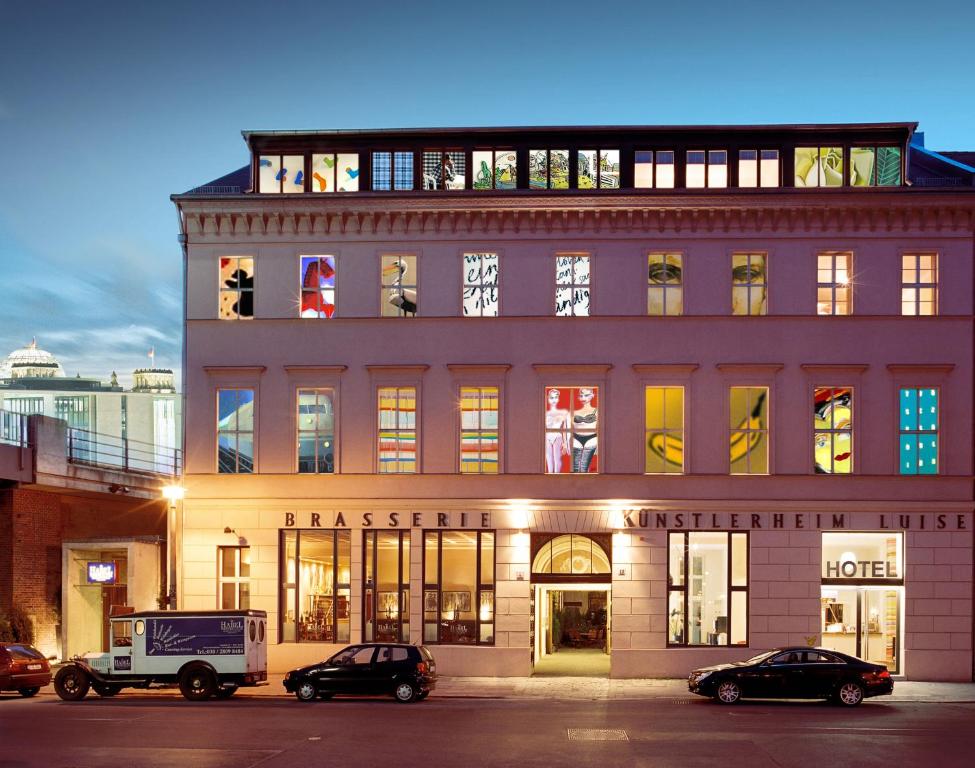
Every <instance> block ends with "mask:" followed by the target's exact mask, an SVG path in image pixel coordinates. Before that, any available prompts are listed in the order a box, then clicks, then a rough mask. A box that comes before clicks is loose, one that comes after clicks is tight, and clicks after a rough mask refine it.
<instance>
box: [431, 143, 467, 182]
mask: <svg viewBox="0 0 975 768" xmlns="http://www.w3.org/2000/svg"><path fill="white" fill-rule="evenodd" d="M466 183H467V155H466V154H465V153H464V152H450V151H442V150H430V149H428V150H424V152H423V188H424V189H463V188H464V186H465V185H466Z"/></svg>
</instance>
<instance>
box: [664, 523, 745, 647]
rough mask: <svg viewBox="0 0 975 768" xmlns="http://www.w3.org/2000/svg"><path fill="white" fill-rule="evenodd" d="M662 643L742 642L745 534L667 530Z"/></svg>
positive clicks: (706, 643) (738, 643)
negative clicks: (663, 641)
mask: <svg viewBox="0 0 975 768" xmlns="http://www.w3.org/2000/svg"><path fill="white" fill-rule="evenodd" d="M667 550H668V553H667V568H668V579H667V580H668V584H669V594H668V598H667V617H668V620H667V644H668V645H747V644H748V534H747V533H730V532H726V531H706V532H692V531H680V532H672V533H670V534H669V535H668V546H667Z"/></svg>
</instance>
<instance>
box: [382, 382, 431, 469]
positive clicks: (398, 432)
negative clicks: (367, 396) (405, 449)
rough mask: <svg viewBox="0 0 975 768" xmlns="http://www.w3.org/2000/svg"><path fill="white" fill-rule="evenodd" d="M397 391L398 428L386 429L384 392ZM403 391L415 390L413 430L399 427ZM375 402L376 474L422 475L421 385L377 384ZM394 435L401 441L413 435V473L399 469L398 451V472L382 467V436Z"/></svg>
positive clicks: (401, 383)
mask: <svg viewBox="0 0 975 768" xmlns="http://www.w3.org/2000/svg"><path fill="white" fill-rule="evenodd" d="M384 389H385V390H390V389H392V390H395V391H396V423H397V426H396V427H386V428H384V427H383V426H382V410H383V409H382V408H381V407H380V404H381V401H382V394H381V392H382V390H384ZM401 390H413V403H414V408H413V428H412V429H407V428H402V427H399V426H398V425H399V423H400V413H401V408H400V401H401V396H400V391H401ZM374 391H375V398H376V399H375V402H376V420H375V421H374V422H373V423H374V424H375V428H376V432H375V441H374V443H373V445H374V446H375V450H376V474H377V475H417V474H420V472H421V470H420V385H419V384H418V383H411V382H410V383H407V382H389V383H385V384H375V390H374ZM384 432H385V433H394V437H395V438H396V439H397V440H399V439H400V438H401V437H404V436H408V435H409V433H412V434H413V446H414V447H413V464H414V469H413V471H412V472H406V471H402V470H400V469H398V468H399V466H400V464H401V461H402V460H401V459H400V458H399V456H398V453H399V451H397V458H396V466H397V470H396V471H388V472H384V471H383V469H382V467H383V464H382V453H383V451H382V435H383V433H384Z"/></svg>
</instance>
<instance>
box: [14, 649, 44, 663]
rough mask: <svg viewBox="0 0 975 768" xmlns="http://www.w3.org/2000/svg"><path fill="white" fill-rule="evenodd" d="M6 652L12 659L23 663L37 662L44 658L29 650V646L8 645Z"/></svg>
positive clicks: (33, 650)
mask: <svg viewBox="0 0 975 768" xmlns="http://www.w3.org/2000/svg"><path fill="white" fill-rule="evenodd" d="M7 651H8V652H9V653H10V655H11V656H12V657H13V658H15V659H19V660H23V661H37V660H38V659H43V658H44V657H43V656H42V655H41V654H40V653H39V652H38V651H36V650H35V649H34V648H31V647H30V646H29V645H8V646H7Z"/></svg>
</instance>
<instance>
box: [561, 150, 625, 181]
mask: <svg viewBox="0 0 975 768" xmlns="http://www.w3.org/2000/svg"><path fill="white" fill-rule="evenodd" d="M572 152H573V150H571V149H570V150H569V166H570V168H571V166H572ZM587 152H593V153H595V156H596V174H595V177H596V184H595V185H594V186H592V187H583V186H582V185H581V184H580V183H579V179H581V178H582V174H581V173H580V172H579V171H580V168H579V158H580V157H582V156H583V154H585V153H587ZM606 152H615V153H616V155H617V164H618V165H619V175H618V176H617V177H616V178H617V184H616V186H615V187H614V186H611V185H604V184H603V154H604V153H606ZM624 153H625V150H624V149H623V148H622V147H599V146H595V147H592V146H590V147H588V148H585V147H578V148H576V149H575V158H576V162H575V167H576V172H575V180H576V184H575V188H576V189H582V190H585V191H586V192H594V191H598V190H603V189H610V190H613V189H615V190H617V191H619V190H620V189H622V188H623V157H624ZM607 178H613V177H612V176H608V177H607ZM570 183H571V175H570Z"/></svg>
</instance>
